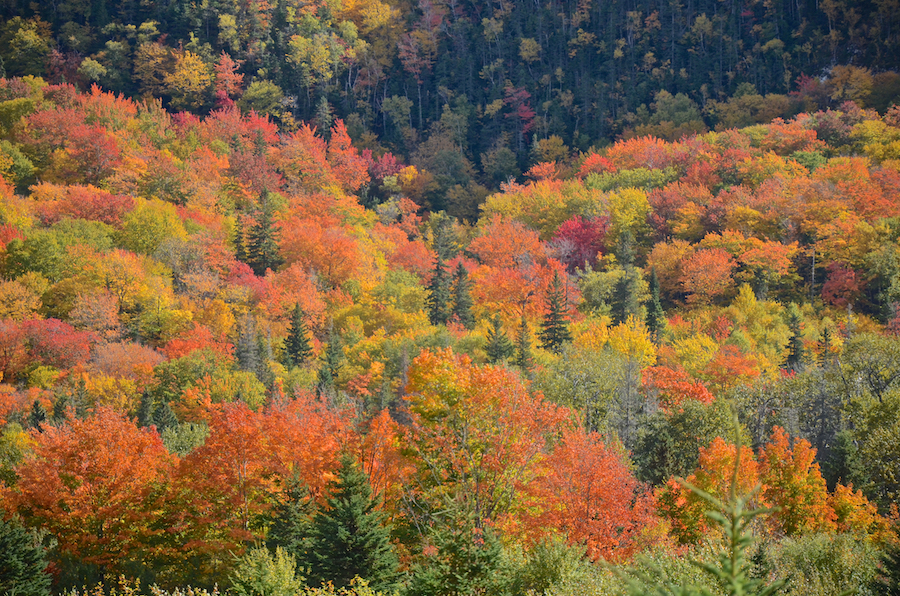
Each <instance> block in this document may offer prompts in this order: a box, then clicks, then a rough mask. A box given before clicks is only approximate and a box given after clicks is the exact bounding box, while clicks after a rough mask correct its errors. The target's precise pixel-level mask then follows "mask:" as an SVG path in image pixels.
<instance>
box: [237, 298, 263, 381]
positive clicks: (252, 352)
mask: <svg viewBox="0 0 900 596" xmlns="http://www.w3.org/2000/svg"><path fill="white" fill-rule="evenodd" d="M258 335H259V334H258V333H257V331H256V317H255V316H253V315H252V314H250V313H247V315H246V316H245V317H244V328H243V329H241V333H240V335H239V336H238V341H237V346H236V347H235V356H236V357H237V363H238V367H239V368H240V369H241V370H243V371H247V372H252V373H255V372H256V371H257V370H259V363H260V356H259V337H258Z"/></svg>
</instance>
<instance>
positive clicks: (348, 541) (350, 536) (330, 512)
mask: <svg viewBox="0 0 900 596" xmlns="http://www.w3.org/2000/svg"><path fill="white" fill-rule="evenodd" d="M379 507H380V500H379V499H378V498H377V497H376V496H374V495H373V493H372V487H371V485H370V484H369V478H368V477H367V476H366V474H365V472H363V471H362V470H361V469H360V468H359V465H358V464H357V463H356V462H355V461H354V460H353V458H351V457H349V456H346V455H345V456H344V457H342V458H341V467H340V470H339V471H338V477H337V480H336V482H335V484H334V486H333V487H332V492H331V495H330V496H329V497H328V500H327V501H326V503H325V506H324V507H323V508H322V509H320V510H319V511H318V513H316V515H315V517H314V518H313V522H312V537H311V538H312V540H311V548H310V550H309V555H310V558H311V560H310V561H309V562H310V577H309V579H310V583H312V584H316V583H326V582H332V583H333V584H334V585H335V586H336V587H339V588H340V587H345V586H349V585H350V582H351V580H353V578H354V577H356V576H359V577H362V578H363V579H366V580H368V582H369V585H371V586H372V587H373V588H374V589H376V590H381V591H386V592H387V591H391V590H392V589H393V588H394V587H395V586H396V582H397V568H398V566H399V560H398V558H397V555H396V553H395V552H394V547H393V545H392V544H391V540H390V531H389V529H388V527H387V525H386V522H385V516H384V513H383V512H382V511H381V510H380V509H379Z"/></svg>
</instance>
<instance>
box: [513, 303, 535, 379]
mask: <svg viewBox="0 0 900 596" xmlns="http://www.w3.org/2000/svg"><path fill="white" fill-rule="evenodd" d="M531 359H532V355H531V329H529V328H528V321H527V320H526V319H525V315H524V314H523V315H522V321H521V323H519V330H518V332H517V333H516V352H515V357H514V359H513V364H515V365H516V366H518V367H519V368H521V369H522V370H531Z"/></svg>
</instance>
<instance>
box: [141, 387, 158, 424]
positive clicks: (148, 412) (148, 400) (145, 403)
mask: <svg viewBox="0 0 900 596" xmlns="http://www.w3.org/2000/svg"><path fill="white" fill-rule="evenodd" d="M154 411H156V400H155V399H153V396H152V395H150V392H149V391H146V390H145V391H144V392H143V393H141V403H140V405H138V411H137V423H138V426H141V427H147V426H150V425H151V424H153V413H154Z"/></svg>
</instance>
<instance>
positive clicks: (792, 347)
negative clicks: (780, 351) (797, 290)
mask: <svg viewBox="0 0 900 596" xmlns="http://www.w3.org/2000/svg"><path fill="white" fill-rule="evenodd" d="M800 323H801V317H800V309H799V308H798V307H797V305H796V304H794V303H791V305H790V306H789V307H788V329H790V331H791V339H790V340H789V341H788V354H787V361H786V362H785V364H786V366H787V367H788V368H789V369H793V370H796V369H797V367H799V366H800V364H801V363H802V362H803V354H804V353H805V350H804V348H803V336H802V335H801V330H800Z"/></svg>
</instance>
